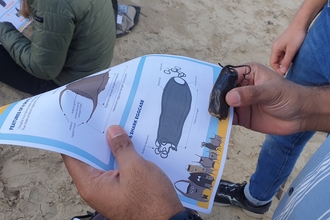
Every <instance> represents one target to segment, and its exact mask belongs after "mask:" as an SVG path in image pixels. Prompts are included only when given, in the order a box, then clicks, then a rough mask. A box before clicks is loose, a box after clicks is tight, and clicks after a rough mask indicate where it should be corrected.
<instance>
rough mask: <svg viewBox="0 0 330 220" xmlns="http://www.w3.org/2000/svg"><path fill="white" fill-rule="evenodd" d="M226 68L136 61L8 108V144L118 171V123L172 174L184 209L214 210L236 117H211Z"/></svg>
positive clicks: (2, 139) (4, 115) (3, 138)
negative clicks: (113, 128) (114, 134)
mask: <svg viewBox="0 0 330 220" xmlns="http://www.w3.org/2000/svg"><path fill="white" fill-rule="evenodd" d="M220 70H221V67H220V66H218V65H214V64H211V63H206V62H202V61H199V60H195V59H191V58H187V57H181V56H172V55H147V56H142V57H139V58H136V59H133V60H130V61H128V62H125V63H123V64H120V65H117V66H114V67H111V68H109V69H106V70H104V71H101V72H98V73H96V74H93V75H91V76H89V77H85V78H83V79H80V80H77V81H75V82H72V83H70V84H68V85H65V86H62V87H60V88H57V89H55V90H52V91H49V92H46V93H43V94H40V95H36V96H33V97H30V98H27V99H24V100H21V101H18V102H15V103H13V104H9V105H6V106H3V107H1V108H0V127H1V128H0V144H10V145H19V146H28V147H34V148H40V149H46V150H50V151H54V152H58V153H62V154H66V155H69V156H71V157H74V158H77V159H79V160H81V161H83V162H85V163H87V164H89V165H91V166H93V167H96V168H98V169H101V170H112V169H116V168H117V163H116V161H115V159H114V157H113V155H112V154H111V151H110V148H109V146H108V142H107V139H106V130H107V128H108V127H109V126H110V125H114V124H118V125H120V126H122V127H123V128H124V129H125V131H126V132H127V133H128V135H129V136H130V138H131V140H132V141H133V143H134V146H135V149H136V151H137V152H138V153H139V154H140V155H141V156H142V157H144V158H145V159H147V160H150V161H152V162H154V163H155V164H157V165H158V166H159V167H160V168H161V169H162V170H163V171H164V172H165V173H166V174H167V175H168V177H169V178H170V180H171V181H172V183H173V185H174V187H175V189H176V191H177V193H178V196H179V198H180V200H181V202H182V204H183V205H184V206H186V207H188V208H192V209H195V210H197V211H201V212H204V213H210V212H211V209H212V205H213V199H214V196H215V193H216V190H217V186H218V184H219V181H220V178H221V175H222V171H223V168H224V163H225V159H226V153H227V147H228V141H229V136H230V131H231V125H232V118H233V110H232V108H230V113H229V116H228V117H227V119H225V120H218V119H217V118H215V117H212V116H211V115H210V114H209V113H208V104H209V97H210V93H211V90H212V87H213V84H214V83H215V81H216V79H217V77H218V75H219V73H220ZM127 160H129V158H127ZM155 187H157V186H155Z"/></svg>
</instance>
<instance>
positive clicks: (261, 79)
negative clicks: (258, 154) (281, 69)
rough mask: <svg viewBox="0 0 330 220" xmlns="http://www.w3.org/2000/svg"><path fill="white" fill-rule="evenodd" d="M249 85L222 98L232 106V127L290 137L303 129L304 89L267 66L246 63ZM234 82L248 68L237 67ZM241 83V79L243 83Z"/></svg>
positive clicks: (238, 88) (305, 93)
mask: <svg viewBox="0 0 330 220" xmlns="http://www.w3.org/2000/svg"><path fill="white" fill-rule="evenodd" d="M247 65H249V66H250V67H251V73H250V74H248V75H246V76H245V78H246V79H248V80H249V85H247V86H242V87H237V88H235V89H232V90H231V91H229V92H228V93H227V95H226V102H227V103H228V104H229V105H230V106H233V107H235V115H234V124H238V125H242V126H244V127H246V128H249V129H251V130H255V131H259V132H263V133H267V134H278V135H284V134H292V133H296V132H298V131H301V130H302V129H303V123H304V120H305V116H306V115H305V110H306V109H305V108H306V103H308V101H307V100H306V99H307V97H310V95H309V94H308V89H307V87H303V86H300V85H297V84H294V83H292V82H290V81H288V80H286V79H285V78H283V77H281V76H280V75H279V74H276V73H275V72H274V71H272V70H270V69H268V68H267V67H265V66H263V65H261V64H257V63H249V64H247ZM237 72H238V74H239V78H238V82H241V81H242V79H243V77H244V76H243V74H244V73H246V72H248V68H238V69H237ZM244 81H245V80H243V82H244Z"/></svg>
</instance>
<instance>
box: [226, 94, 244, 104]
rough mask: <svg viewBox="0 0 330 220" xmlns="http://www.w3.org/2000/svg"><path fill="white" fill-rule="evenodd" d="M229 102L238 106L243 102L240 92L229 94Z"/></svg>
mask: <svg viewBox="0 0 330 220" xmlns="http://www.w3.org/2000/svg"><path fill="white" fill-rule="evenodd" d="M227 99H228V101H229V102H230V104H231V105H237V104H239V103H240V102H241V96H240V95H239V94H238V92H235V91H233V92H229V93H228V96H227Z"/></svg>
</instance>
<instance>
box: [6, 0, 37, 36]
mask: <svg viewBox="0 0 330 220" xmlns="http://www.w3.org/2000/svg"><path fill="white" fill-rule="evenodd" d="M19 9H20V0H0V21H1V22H2V21H8V22H10V23H12V24H13V25H14V26H15V27H16V29H17V30H19V31H20V32H22V31H23V30H24V28H26V27H27V26H28V25H29V24H30V23H31V21H30V20H29V19H26V18H24V17H22V16H20V15H19V12H18V11H19Z"/></svg>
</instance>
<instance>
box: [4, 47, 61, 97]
mask: <svg viewBox="0 0 330 220" xmlns="http://www.w3.org/2000/svg"><path fill="white" fill-rule="evenodd" d="M0 65H1V71H0V81H1V82H3V83H5V84H7V85H9V86H11V87H13V88H15V89H17V90H19V91H22V92H26V93H29V94H31V95H37V94H40V93H43V92H46V91H49V90H52V89H55V88H57V87H58V86H57V85H56V84H55V83H54V82H53V81H51V80H42V79H38V78H36V77H34V76H33V75H31V74H29V73H28V72H26V71H25V70H24V69H23V68H22V67H20V66H19V65H18V64H16V62H15V61H14V60H13V59H12V58H11V56H10V55H9V53H8V52H7V50H6V49H5V48H4V47H3V46H2V45H0Z"/></svg>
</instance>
